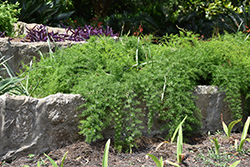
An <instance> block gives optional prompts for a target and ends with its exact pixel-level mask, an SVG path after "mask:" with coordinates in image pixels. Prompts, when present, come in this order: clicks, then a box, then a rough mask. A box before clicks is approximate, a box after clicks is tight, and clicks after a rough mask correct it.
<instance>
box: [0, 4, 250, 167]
mask: <svg viewBox="0 0 250 167" xmlns="http://www.w3.org/2000/svg"><path fill="white" fill-rule="evenodd" d="M28 2H30V4H29V5H28ZM37 2H39V3H41V5H44V6H46V4H49V2H50V3H54V7H55V9H53V10H54V11H60V12H54V13H53V12H52V13H50V14H51V15H53V14H55V15H54V16H53V17H51V18H47V17H45V18H46V19H42V18H41V17H38V16H36V12H35V11H34V12H33V13H30V15H28V12H27V13H25V11H24V10H23V9H22V10H21V9H20V10H19V9H18V3H17V4H16V5H14V6H12V5H9V4H7V3H2V4H1V6H0V8H3V9H5V11H10V15H9V16H8V17H7V18H8V19H5V22H6V23H8V24H5V23H4V24H0V31H1V33H0V37H1V36H7V37H10V38H12V39H15V38H16V37H15V36H14V32H12V24H13V23H14V22H16V21H17V20H18V19H20V20H21V21H27V20H29V19H30V18H34V20H32V21H34V22H36V23H39V24H43V25H42V26H39V27H38V26H37V27H35V28H34V29H28V31H29V33H28V35H26V36H25V37H24V38H23V42H35V41H45V42H47V41H49V42H63V41H67V40H71V41H76V42H77V41H86V43H85V44H77V45H74V46H72V47H70V48H66V49H57V50H56V51H55V52H50V53H47V54H41V58H40V60H39V61H37V60H36V58H34V59H33V61H32V63H30V64H26V65H24V69H22V70H20V72H19V73H18V74H16V75H17V76H16V77H14V76H12V75H10V78H2V77H1V80H0V93H1V94H4V93H6V92H7V93H10V94H15V95H27V96H32V97H36V98H42V97H46V96H48V95H52V94H56V93H58V92H61V93H66V94H80V95H82V96H83V97H84V98H85V99H86V103H85V104H83V105H82V106H79V109H83V112H82V114H81V115H79V117H80V119H81V120H80V122H79V124H78V128H79V133H80V134H82V135H83V136H85V141H79V142H77V143H73V144H72V145H69V146H66V147H64V148H60V149H58V150H53V151H51V152H49V153H47V154H48V155H49V157H50V158H52V160H54V161H56V163H57V164H62V165H63V164H64V166H102V165H103V166H105V163H104V162H103V159H105V158H103V156H104V155H107V153H106V154H105V153H104V149H105V144H106V141H107V140H103V134H102V132H103V130H105V129H107V128H110V127H112V128H113V131H114V136H113V137H112V138H111V146H110V149H109V157H108V162H109V166H145V167H146V166H156V165H157V166H163V163H164V164H165V165H166V166H167V165H170V164H171V165H173V166H230V165H231V166H236V165H237V166H247V165H248V164H249V160H250V155H249V154H250V141H249V140H250V139H249V137H250V136H249V135H248V126H249V123H250V119H249V117H248V116H249V115H250V112H249V107H250V106H249V104H248V103H247V102H248V99H249V95H250V89H249V88H250V87H249V85H250V55H249V53H250V48H249V46H250V39H249V33H250V32H249V31H250V29H249V28H248V27H250V22H249V19H250V17H249V16H250V12H249V10H250V7H249V6H248V5H247V2H244V3H243V4H240V1H237V2H236V1H235V2H234V3H233V4H232V3H231V2H229V1H219V2H220V3H218V1H215V2H209V3H208V2H207V3H204V2H201V1H199V0H197V1H196V3H191V1H190V4H191V5H190V4H188V3H186V2H184V1H183V2H182V1H180V2H174V1H173V2H172V1H171V3H170V4H166V3H164V2H163V1H157V3H155V4H152V3H150V2H149V1H145V2H142V1H139V2H134V1H124V3H125V4H127V6H126V5H125V6H123V5H122V4H120V3H114V6H112V4H108V3H107V4H106V5H109V8H110V11H113V12H114V13H113V14H109V13H108V12H107V13H106V15H104V11H105V10H104V9H103V10H102V12H100V11H101V10H100V11H99V13H98V10H97V9H98V8H97V6H98V5H100V4H98V2H99V1H96V3H95V4H93V6H92V7H93V11H94V12H93V11H92V12H93V13H94V14H95V15H93V17H91V18H92V19H91V18H90V21H85V20H86V18H88V17H85V18H84V17H83V16H85V15H83V16H82V17H79V16H78V15H74V12H75V13H77V12H79V13H78V14H79V15H80V13H81V12H80V11H79V8H78V7H77V4H74V3H73V1H67V2H68V3H65V2H63V1H58V2H56V1H48V0H47V3H45V1H39V0H37ZM42 2H43V4H42ZM86 2H87V1H86ZM12 3H13V2H12ZM20 3H23V4H25V5H26V8H27V10H28V9H30V10H31V9H32V3H31V1H20ZM129 3H131V4H132V3H134V5H137V7H138V8H133V5H131V4H129ZM86 4H87V5H90V4H88V3H86ZM25 5H24V6H25ZM57 5H58V6H57ZM60 5H61V6H60ZM81 5H83V4H81V3H80V4H79V6H81ZM147 5H148V7H147V8H145V6H147ZM164 5H165V8H164ZM167 5H169V7H166V6H167ZM171 5H172V6H171ZM180 5H181V7H180ZM240 5H242V6H240ZM249 5H250V4H249ZM63 6H67V8H63ZM74 6H75V8H74ZM90 6H91V5H90ZM117 6H119V7H121V8H124V9H127V12H125V10H124V11H122V12H121V11H119V10H115V9H116V8H117ZM161 6H163V7H162V8H160V7H161ZM46 7H47V8H49V9H52V7H53V5H51V6H46ZM56 7H57V8H56ZM99 7H100V6H99ZM7 9H8V10H7ZM10 9H11V10H10ZM45 9H46V8H43V10H42V9H41V11H42V13H43V12H44V13H43V14H44V15H45V16H47V14H48V13H47V14H45V13H46V12H50V11H53V10H48V11H46V10H45ZM153 9H160V10H153ZM194 9H197V11H196V12H194ZM138 10H143V11H138ZM11 11H12V12H11ZM32 11H33V10H32ZM73 11H74V12H73ZM86 11H87V10H86ZM133 12H134V13H133ZM17 16H18V17H19V18H17ZM35 16H36V17H35ZM1 17H3V18H6V17H4V16H2V15H1V11H0V19H1ZM84 19H85V20H84ZM59 20H60V21H61V22H59ZM0 23H1V22H0ZM2 25H7V26H2ZM44 25H50V26H61V27H63V28H65V30H66V31H67V32H71V33H70V34H58V33H54V32H48V31H47V30H46V27H45V26H44ZM10 41H11V40H10ZM3 56H4V55H3ZM0 60H1V62H0V64H1V65H3V66H2V68H3V70H7V71H8V73H10V71H11V69H9V68H8V66H7V65H6V64H7V63H8V61H7V60H6V61H5V59H4V57H1V58H0ZM197 85H215V86H218V87H219V88H220V91H221V92H226V99H225V100H226V101H227V102H228V103H229V104H230V105H229V107H230V109H231V111H232V115H233V117H234V119H235V120H236V121H234V122H232V123H231V124H230V125H225V123H224V122H223V118H222V120H221V127H223V129H224V131H217V132H216V133H212V134H210V132H207V133H206V134H202V133H200V132H201V131H200V129H201V126H202V124H201V114H200V110H199V109H198V108H197V106H196V104H195V102H194V100H193V99H195V97H194V95H193V94H192V91H193V90H194V88H195V87H196V86H197ZM242 104H244V106H242ZM141 105H143V106H144V107H141ZM145 108H146V109H145ZM143 117H146V118H147V120H148V121H147V130H148V131H149V132H150V130H151V129H152V128H153V126H154V121H155V120H160V121H163V122H165V124H164V125H163V126H162V127H159V130H166V131H167V135H166V136H158V137H154V138H147V137H144V136H143V134H142V132H141V130H142V129H143V128H144V127H143V126H142V123H143V122H142V118H143ZM222 117H223V116H222ZM234 124H241V127H240V128H237V129H236V131H235V132H234V133H232V134H231V130H232V128H233V126H234ZM244 125H245V126H244ZM76 126H77V125H76ZM227 126H228V127H227ZM243 127H244V128H243ZM106 150H107V149H106ZM67 151H68V153H67V154H65V153H66V152H67ZM148 154H153V155H154V156H156V159H154V157H150V156H151V155H148ZM64 155H65V156H66V159H65V162H64V161H63V160H62V161H61V159H62V158H63V156H64ZM104 157H105V156H104ZM161 157H162V158H163V161H162V162H160V161H159V160H158V159H160V158H161ZM50 163H51V162H50V161H49V159H48V157H47V156H46V155H32V154H30V155H27V156H26V157H20V158H17V159H16V160H13V161H12V162H9V161H7V162H5V161H2V162H0V166H25V165H26V166H38V164H39V165H40V166H49V165H50ZM157 163H158V164H157ZM54 166H55V165H54Z"/></svg>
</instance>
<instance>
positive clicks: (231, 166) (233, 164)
mask: <svg viewBox="0 0 250 167" xmlns="http://www.w3.org/2000/svg"><path fill="white" fill-rule="evenodd" d="M239 163H240V160H239V161H235V162H234V163H232V164H231V165H230V167H236V166H237V165H238V164H239Z"/></svg>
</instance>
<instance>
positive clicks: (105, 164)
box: [102, 139, 110, 167]
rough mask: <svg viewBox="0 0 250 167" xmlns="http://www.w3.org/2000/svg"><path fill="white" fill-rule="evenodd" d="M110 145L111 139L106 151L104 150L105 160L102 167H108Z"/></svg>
mask: <svg viewBox="0 0 250 167" xmlns="http://www.w3.org/2000/svg"><path fill="white" fill-rule="evenodd" d="M109 145H110V139H108V141H107V143H106V145H105V150H104V155H103V160H102V167H108V155H109Z"/></svg>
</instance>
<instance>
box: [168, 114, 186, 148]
mask: <svg viewBox="0 0 250 167" xmlns="http://www.w3.org/2000/svg"><path fill="white" fill-rule="evenodd" d="M186 118H187V115H186V116H185V118H184V119H183V120H182V121H181V123H180V124H179V125H178V126H177V128H176V129H175V131H174V134H173V136H172V138H171V143H173V142H174V139H175V136H176V134H177V132H178V130H179V129H180V128H181V126H182V124H183V123H184V121H185V120H186ZM179 131H180V130H179Z"/></svg>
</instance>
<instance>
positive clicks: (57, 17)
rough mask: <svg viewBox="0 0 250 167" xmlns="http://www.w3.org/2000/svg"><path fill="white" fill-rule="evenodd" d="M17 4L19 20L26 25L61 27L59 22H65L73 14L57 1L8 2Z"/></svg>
mask: <svg viewBox="0 0 250 167" xmlns="http://www.w3.org/2000/svg"><path fill="white" fill-rule="evenodd" d="M10 2H12V3H16V2H19V3H20V8H21V13H20V15H19V20H20V21H24V22H26V23H38V24H44V25H50V26H61V25H60V21H65V20H67V19H69V17H70V16H71V15H72V14H73V13H74V11H68V8H67V7H66V4H65V3H61V2H60V1H58V0H51V1H50V2H46V1H45V0H19V1H18V0H10Z"/></svg>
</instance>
